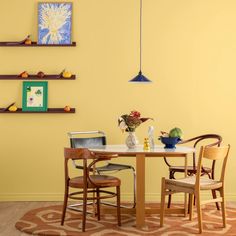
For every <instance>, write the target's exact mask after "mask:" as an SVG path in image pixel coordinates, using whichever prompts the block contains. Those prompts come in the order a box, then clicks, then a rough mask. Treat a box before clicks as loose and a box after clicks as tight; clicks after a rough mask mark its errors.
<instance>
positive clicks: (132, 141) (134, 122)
mask: <svg viewBox="0 0 236 236" xmlns="http://www.w3.org/2000/svg"><path fill="white" fill-rule="evenodd" d="M150 119H152V118H143V117H141V114H140V112H138V111H131V112H130V114H124V115H121V116H120V117H119V118H118V126H119V127H120V129H121V130H122V132H124V131H126V132H129V136H128V137H127V139H126V145H127V146H128V148H135V146H136V145H137V144H138V140H137V138H136V136H135V133H134V132H135V130H136V128H137V127H138V126H140V125H141V124H142V123H144V122H145V121H147V120H150Z"/></svg>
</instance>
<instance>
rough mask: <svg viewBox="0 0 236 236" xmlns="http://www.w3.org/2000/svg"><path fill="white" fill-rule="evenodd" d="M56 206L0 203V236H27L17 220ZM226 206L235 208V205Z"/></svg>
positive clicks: (30, 203)
mask: <svg viewBox="0 0 236 236" xmlns="http://www.w3.org/2000/svg"><path fill="white" fill-rule="evenodd" d="M57 204H58V205H61V204H62V202H0V236H29V234H25V233H21V232H20V231H18V230H17V229H15V223H16V222H17V220H18V219H20V218H21V216H23V215H24V214H25V213H26V212H27V211H29V210H31V209H34V208H39V207H44V206H50V205H57ZM227 205H228V206H236V203H235V202H234V203H228V204H227Z"/></svg>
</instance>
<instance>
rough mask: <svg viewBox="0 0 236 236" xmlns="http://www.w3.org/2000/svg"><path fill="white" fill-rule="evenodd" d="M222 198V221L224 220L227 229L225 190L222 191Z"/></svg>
mask: <svg viewBox="0 0 236 236" xmlns="http://www.w3.org/2000/svg"><path fill="white" fill-rule="evenodd" d="M220 196H221V197H222V202H221V210H222V220H223V227H224V228H225V227H226V211H225V194H224V188H221V189H220Z"/></svg>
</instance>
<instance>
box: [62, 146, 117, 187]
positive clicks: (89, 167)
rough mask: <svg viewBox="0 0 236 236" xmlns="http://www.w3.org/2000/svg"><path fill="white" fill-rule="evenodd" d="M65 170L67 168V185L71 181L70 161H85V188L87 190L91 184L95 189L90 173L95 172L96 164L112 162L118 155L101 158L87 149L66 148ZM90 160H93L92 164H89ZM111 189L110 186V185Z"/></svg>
mask: <svg viewBox="0 0 236 236" xmlns="http://www.w3.org/2000/svg"><path fill="white" fill-rule="evenodd" d="M64 157H65V161H64V168H65V184H66V185H67V183H68V181H69V180H70V176H69V167H68V162H69V160H72V161H75V160H82V161H83V168H82V169H83V176H84V178H83V183H84V188H87V183H88V182H90V183H91V184H92V185H94V187H96V186H97V185H96V183H94V182H93V180H92V179H91V177H90V172H93V168H94V166H95V164H96V163H97V162H99V161H104V160H110V159H111V158H115V157H117V155H109V156H99V155H95V154H94V153H93V152H91V151H89V150H88V149H87V148H64ZM88 160H92V161H91V163H88ZM108 187H109V184H108Z"/></svg>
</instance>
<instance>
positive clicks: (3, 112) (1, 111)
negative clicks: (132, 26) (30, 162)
mask: <svg viewBox="0 0 236 236" xmlns="http://www.w3.org/2000/svg"><path fill="white" fill-rule="evenodd" d="M0 113H1V114H28V113H63V114H70V113H75V108H71V109H70V111H64V108H48V110H47V111H22V108H18V109H17V111H8V110H7V111H5V109H4V108H0Z"/></svg>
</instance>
